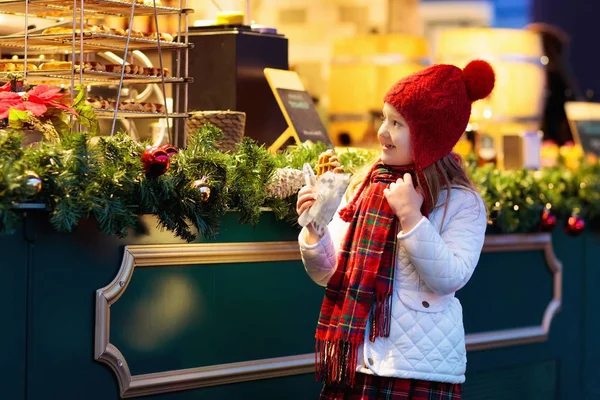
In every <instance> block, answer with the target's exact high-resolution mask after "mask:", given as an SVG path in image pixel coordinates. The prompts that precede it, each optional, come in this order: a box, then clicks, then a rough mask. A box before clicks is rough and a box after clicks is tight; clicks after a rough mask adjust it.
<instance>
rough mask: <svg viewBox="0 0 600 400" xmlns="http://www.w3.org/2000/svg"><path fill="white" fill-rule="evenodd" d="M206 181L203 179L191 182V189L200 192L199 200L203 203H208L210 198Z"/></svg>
mask: <svg viewBox="0 0 600 400" xmlns="http://www.w3.org/2000/svg"><path fill="white" fill-rule="evenodd" d="M207 181H208V180H207V179H206V177H203V178H202V179H198V180H197V181H194V182H192V187H193V188H194V189H196V190H197V191H198V192H200V200H201V201H203V202H206V201H208V199H209V198H210V187H209V186H208V185H207Z"/></svg>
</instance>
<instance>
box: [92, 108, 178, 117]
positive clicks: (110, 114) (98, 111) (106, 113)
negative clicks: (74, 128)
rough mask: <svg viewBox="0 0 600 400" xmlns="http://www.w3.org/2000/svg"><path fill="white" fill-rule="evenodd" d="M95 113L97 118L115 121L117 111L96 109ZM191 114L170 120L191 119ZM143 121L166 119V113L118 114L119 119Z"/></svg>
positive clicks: (172, 115)
mask: <svg viewBox="0 0 600 400" xmlns="http://www.w3.org/2000/svg"><path fill="white" fill-rule="evenodd" d="M94 112H95V113H96V117H98V118H101V119H113V118H114V116H115V110H107V109H103V108H102V109H100V108H94ZM189 117H190V114H187V113H186V114H177V113H173V114H169V118H189ZM119 118H122V119H133V118H136V119H141V118H166V114H165V113H158V112H154V113H153V112H144V111H129V110H119V111H118V113H117V119H119Z"/></svg>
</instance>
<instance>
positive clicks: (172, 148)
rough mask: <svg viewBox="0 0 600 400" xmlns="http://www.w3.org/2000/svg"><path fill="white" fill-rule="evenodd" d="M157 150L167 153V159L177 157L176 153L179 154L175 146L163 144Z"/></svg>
mask: <svg viewBox="0 0 600 400" xmlns="http://www.w3.org/2000/svg"><path fill="white" fill-rule="evenodd" d="M159 148H160V149H161V150H163V151H164V152H165V153H167V155H168V156H169V157H173V156H174V155H177V153H179V150H177V148H176V147H175V146H173V145H170V144H163V145H162V146H160V147H159Z"/></svg>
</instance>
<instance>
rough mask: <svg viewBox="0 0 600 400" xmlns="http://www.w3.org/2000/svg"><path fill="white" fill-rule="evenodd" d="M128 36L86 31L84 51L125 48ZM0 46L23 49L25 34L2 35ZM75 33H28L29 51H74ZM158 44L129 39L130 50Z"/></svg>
mask: <svg viewBox="0 0 600 400" xmlns="http://www.w3.org/2000/svg"><path fill="white" fill-rule="evenodd" d="M80 38H81V34H80V33H77V34H76V35H75V42H76V46H75V47H76V49H75V51H79V50H80V49H79V42H80ZM126 41H127V36H121V35H111V34H108V33H98V32H84V33H83V43H84V46H85V48H84V52H88V53H89V52H97V51H98V50H119V51H124V50H125V44H126ZM0 47H4V48H11V49H23V48H24V47H25V35H11V36H0ZM72 47H73V34H72V33H57V34H34V35H28V45H27V51H28V53H33V52H36V51H37V52H39V51H44V52H56V53H63V54H64V53H68V52H71V51H72ZM160 47H161V49H162V50H172V49H185V48H186V47H188V45H187V44H185V43H180V42H167V41H161V42H160ZM157 48H158V44H157V41H156V39H145V38H137V37H131V38H130V41H129V47H128V49H129V50H150V49H157Z"/></svg>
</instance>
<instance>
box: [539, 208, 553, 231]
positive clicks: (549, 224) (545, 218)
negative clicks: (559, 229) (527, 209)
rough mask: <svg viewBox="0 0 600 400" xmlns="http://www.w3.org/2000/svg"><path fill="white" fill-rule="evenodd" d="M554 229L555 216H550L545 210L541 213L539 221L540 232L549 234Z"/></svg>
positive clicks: (548, 211)
mask: <svg viewBox="0 0 600 400" xmlns="http://www.w3.org/2000/svg"><path fill="white" fill-rule="evenodd" d="M555 227H556V215H554V214H552V213H551V212H550V210H548V209H547V208H545V209H544V211H542V218H541V220H540V230H541V231H542V232H551V231H552V230H553V229H554V228H555Z"/></svg>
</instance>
